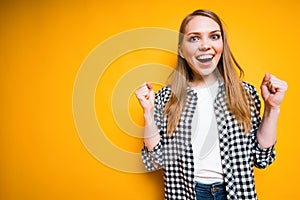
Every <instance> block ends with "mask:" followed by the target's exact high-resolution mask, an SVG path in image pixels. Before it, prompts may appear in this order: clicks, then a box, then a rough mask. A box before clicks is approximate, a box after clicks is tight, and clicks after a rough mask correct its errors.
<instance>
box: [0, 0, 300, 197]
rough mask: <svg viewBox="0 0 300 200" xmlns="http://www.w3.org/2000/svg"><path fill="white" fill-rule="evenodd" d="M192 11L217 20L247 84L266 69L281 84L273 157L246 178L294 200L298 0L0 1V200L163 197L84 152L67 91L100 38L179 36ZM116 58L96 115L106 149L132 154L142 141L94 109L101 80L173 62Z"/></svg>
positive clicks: (149, 181) (159, 181)
mask: <svg viewBox="0 0 300 200" xmlns="http://www.w3.org/2000/svg"><path fill="white" fill-rule="evenodd" d="M198 8H205V9H211V10H213V11H215V12H216V13H218V14H219V15H220V16H221V18H222V19H223V20H224V21H225V23H226V28H227V31H228V33H229V42H230V44H231V48H232V50H233V52H234V54H235V56H236V58H237V60H238V61H239V63H240V64H241V66H242V67H243V68H244V70H245V72H246V76H245V80H246V81H249V82H251V83H252V84H254V85H255V86H256V87H257V88H259V85H260V82H261V79H262V77H263V75H264V73H265V72H266V71H268V72H271V73H273V74H275V75H277V76H278V77H280V78H282V79H285V80H286V81H287V82H288V84H289V91H288V93H287V95H286V98H285V100H284V103H283V105H282V112H281V117H280V122H279V124H278V142H277V146H276V149H277V160H276V161H275V163H274V164H272V165H271V166H270V167H269V168H267V169H266V170H256V171H255V172H256V184H257V190H258V193H259V197H260V199H263V200H270V199H295V198H297V196H296V195H298V188H299V179H300V175H299V163H300V156H299V155H298V148H297V147H298V146H299V140H300V134H299V128H298V126H297V124H298V123H299V122H298V121H299V120H298V118H299V117H298V116H299V113H300V109H299V106H298V104H297V102H298V101H299V99H298V98H299V95H298V93H297V92H298V91H299V89H298V88H297V87H298V86H299V84H298V83H297V82H296V81H297V80H299V78H298V73H299V70H298V68H299V64H298V60H299V49H298V48H299V46H300V41H299V35H300V31H299V30H300V28H299V27H300V26H299V25H300V24H299V19H300V12H299V11H300V4H299V3H298V1H296V0H285V1H282V0H281V1H258V0H252V1H240V0H239V1H238V0H222V1H221V0H215V1H202V0H193V1H192V0H172V1H171V0H165V1H162V0H160V1H158V0H153V1H141V0H128V1H106V2H105V1H58V0H54V1H33V0H28V1H13V0H12V1H1V6H0V44H1V48H0V61H1V67H0V92H1V93H0V94H1V98H0V112H1V118H0V122H1V126H0V159H1V163H0V173H1V174H0V199H1V200H2V199H3V200H48V199H49V200H50V199H51V200H53V199H59V200H60V199H61V200H62V199H64V200H65V199H88V200H94V199H95V200H96V199H97V200H98V199H128V200H140V199H144V200H157V199H162V198H163V178H162V173H161V172H154V173H147V174H143V173H142V174H131V173H124V172H120V171H117V170H113V169H111V168H109V167H107V166H105V165H104V164H102V163H101V162H99V161H98V160H97V159H95V158H94V156H93V155H91V154H90V153H89V152H88V151H87V149H86V148H85V146H84V144H83V143H82V142H81V140H80V137H79V135H78V132H77V130H76V127H75V123H74V120H73V113H72V93H73V87H74V82H75V80H76V75H77V73H78V71H79V69H80V66H81V64H82V62H83V61H84V60H85V59H86V57H87V56H88V55H89V53H90V52H91V51H92V50H93V49H94V48H95V47H96V46H97V45H98V44H100V43H101V42H103V41H104V40H106V39H107V38H109V37H111V36H113V35H115V34H118V33H120V32H122V31H126V30H131V29H134V28H142V27H162V28H168V29H173V30H178V28H179V25H180V22H181V20H182V19H183V17H184V16H185V15H186V14H188V13H190V12H192V11H193V10H195V9H198ZM122 59H123V60H122ZM122 59H119V60H118V61H116V62H115V63H113V64H112V66H111V67H110V68H109V70H110V71H108V72H107V73H106V75H105V76H104V77H103V80H102V82H101V81H100V82H99V86H98V88H99V89H97V94H96V100H97V101H96V108H97V116H98V117H99V119H101V118H104V119H106V120H107V121H106V127H107V129H108V130H109V129H110V130H111V131H106V132H105V133H107V136H108V137H109V138H110V139H111V141H112V142H113V143H114V144H116V145H117V146H120V147H121V148H123V149H126V150H129V151H132V152H139V151H140V148H141V145H142V141H141V140H140V139H136V138H132V137H129V136H126V135H125V136H124V134H123V132H122V130H121V129H119V128H118V127H117V126H116V124H115V122H114V121H113V119H112V118H111V110H110V109H109V107H105V106H103V105H102V104H101V103H103V101H104V100H103V99H105V97H106V96H105V91H104V93H102V92H103V91H100V90H101V84H103V85H104V84H105V88H107V89H106V90H110V88H113V87H114V85H115V84H116V80H118V77H117V76H119V77H121V76H122V75H123V74H125V73H126V72H127V71H128V70H130V69H131V68H134V67H135V66H136V65H141V64H143V63H150V62H159V63H162V64H166V65H172V64H174V59H175V57H174V55H171V54H169V53H166V52H159V51H151V50H145V51H140V52H139V51H137V52H133V53H131V54H129V55H127V56H124V58H122ZM124 63H126V65H125V66H126V67H125V68H124V67H123V65H124ZM110 75H113V76H112V78H111V77H110ZM102 88H103V87H102ZM108 103H109V102H108ZM129 109H130V113H131V118H132V119H133V121H135V122H136V123H137V124H141V123H142V120H141V119H140V117H141V110H140V109H139V107H138V104H137V102H136V101H135V100H134V98H131V99H130V100H129ZM103 116H107V118H106V117H103ZM87 120H88V119H87ZM108 153H109V152H108ZM116 159H117V158H116Z"/></svg>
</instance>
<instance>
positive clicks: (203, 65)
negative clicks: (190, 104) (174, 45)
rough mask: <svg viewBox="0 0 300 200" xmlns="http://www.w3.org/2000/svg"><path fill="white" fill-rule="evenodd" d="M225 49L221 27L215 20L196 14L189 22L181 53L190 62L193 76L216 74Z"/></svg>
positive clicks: (204, 76)
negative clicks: (215, 71)
mask: <svg viewBox="0 0 300 200" xmlns="http://www.w3.org/2000/svg"><path fill="white" fill-rule="evenodd" d="M222 51H223V40H222V35H221V29H220V27H219V25H218V23H216V22H215V21H214V20H212V19H210V18H208V17H204V16H195V17H193V18H192V19H191V20H190V21H189V22H188V24H187V26H186V28H185V33H184V37H183V41H182V43H181V45H180V46H179V54H180V56H181V57H182V58H184V59H185V60H186V61H187V63H188V64H189V66H190V68H191V69H192V72H193V78H200V79H205V78H207V77H211V76H214V73H213V72H214V70H215V69H216V67H217V64H218V62H219V60H220V57H221V55H222Z"/></svg>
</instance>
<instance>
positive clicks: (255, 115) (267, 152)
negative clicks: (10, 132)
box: [244, 83, 276, 169]
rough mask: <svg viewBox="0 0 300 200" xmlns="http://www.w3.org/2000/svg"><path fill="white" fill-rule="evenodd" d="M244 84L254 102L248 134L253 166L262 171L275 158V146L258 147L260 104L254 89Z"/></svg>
mask: <svg viewBox="0 0 300 200" xmlns="http://www.w3.org/2000/svg"><path fill="white" fill-rule="evenodd" d="M244 84H245V86H246V88H247V90H248V92H249V94H250V95H251V97H252V100H253V102H254V105H253V106H251V117H252V130H251V133H250V134H251V137H252V145H253V149H252V152H253V154H254V166H255V167H257V168H260V169H264V168H266V167H267V166H269V165H270V164H272V163H273V162H274V160H275V158H276V153H275V148H274V146H275V145H273V146H271V147H269V148H261V147H260V146H259V143H258V140H257V137H256V133H257V130H258V128H259V126H260V123H261V117H260V108H261V103H260V99H259V95H258V93H257V91H256V89H255V87H254V86H252V85H250V84H249V83H244Z"/></svg>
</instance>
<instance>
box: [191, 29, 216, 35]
mask: <svg viewBox="0 0 300 200" xmlns="http://www.w3.org/2000/svg"><path fill="white" fill-rule="evenodd" d="M216 32H220V33H221V30H219V29H218V30H214V31H210V32H209V34H212V33H216ZM193 34H194V35H200V34H201V32H190V33H188V34H187V35H193Z"/></svg>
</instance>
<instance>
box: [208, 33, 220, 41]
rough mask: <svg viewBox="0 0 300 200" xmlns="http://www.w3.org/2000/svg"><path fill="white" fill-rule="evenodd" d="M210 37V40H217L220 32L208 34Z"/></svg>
mask: <svg viewBox="0 0 300 200" xmlns="http://www.w3.org/2000/svg"><path fill="white" fill-rule="evenodd" d="M210 38H211V39H212V40H218V39H219V38H221V35H220V34H213V35H211V36H210Z"/></svg>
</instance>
